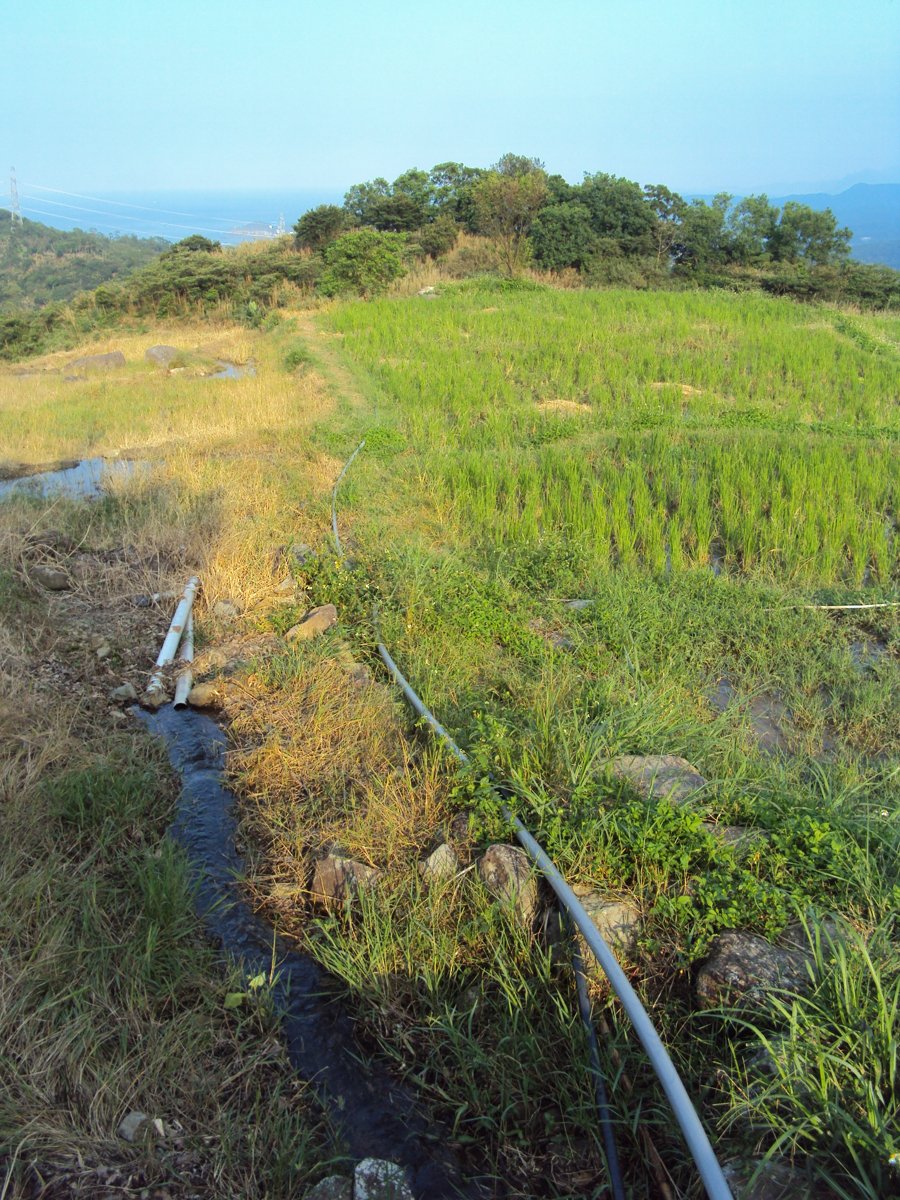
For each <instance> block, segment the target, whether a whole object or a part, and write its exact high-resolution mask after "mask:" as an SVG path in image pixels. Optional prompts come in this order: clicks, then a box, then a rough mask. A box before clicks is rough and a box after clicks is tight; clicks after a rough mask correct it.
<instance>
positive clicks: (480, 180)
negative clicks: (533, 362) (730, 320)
mask: <svg viewBox="0 0 900 1200" xmlns="http://www.w3.org/2000/svg"><path fill="white" fill-rule="evenodd" d="M359 229H369V230H373V231H375V232H377V233H381V234H383V235H385V236H387V235H402V236H404V237H405V238H406V239H407V244H408V246H409V248H410V250H411V251H412V252H413V253H415V252H418V253H419V254H422V255H428V256H431V257H435V258H436V257H440V256H441V255H443V254H446V253H447V251H449V250H450V249H452V248H453V246H454V244H455V242H456V239H457V236H458V234H459V233H460V232H463V231H464V232H467V233H473V234H481V235H483V236H485V237H487V238H489V239H491V241H492V243H493V244H494V247H495V249H496V254H497V259H498V263H499V266H500V269H502V271H503V272H505V273H506V274H509V275H514V274H516V273H517V272H518V271H519V270H521V269H522V267H524V266H525V265H527V264H529V263H531V264H533V265H534V266H536V267H538V268H540V269H543V270H547V271H552V272H565V271H567V272H577V274H578V275H580V276H581V277H583V278H584V280H585V281H586V282H588V283H591V284H621V285H625V286H629V285H631V286H642V287H648V286H650V287H660V286H691V285H692V284H699V285H701V286H703V285H714V286H725V287H731V288H734V289H742V288H749V287H757V288H763V289H764V290H769V291H772V292H777V293H779V294H795V295H797V296H798V297H799V298H818V299H826V300H848V299H849V300H857V301H859V302H861V303H865V304H875V305H880V306H887V305H890V304H896V303H897V301H898V298H900V296H898V280H897V275H896V272H892V271H890V270H888V269H886V268H881V267H871V266H863V265H862V264H859V263H853V262H851V261H850V258H849V254H850V250H849V247H850V238H851V236H852V234H851V231H850V230H849V229H845V228H841V227H839V225H838V222H837V220H836V218H835V216H834V214H833V213H832V212H831V210H830V209H824V210H819V209H814V208H812V207H810V206H809V205H806V204H801V203H798V202H797V201H787V202H786V203H785V204H784V205H782V206H778V205H775V204H772V203H771V202H770V201H769V199H768V197H767V196H764V195H762V196H749V197H745V198H744V199H741V200H735V199H734V198H733V197H731V196H729V195H727V194H726V193H721V194H719V195H717V196H716V197H714V199H713V200H712V201H711V202H709V203H707V202H706V201H704V200H697V199H695V200H690V201H688V200H685V199H684V198H683V197H682V196H680V195H678V194H677V193H676V192H673V191H671V190H670V189H669V188H667V187H666V186H665V185H663V184H654V185H648V186H645V187H641V186H640V184H638V183H635V182H633V181H632V180H629V179H624V178H620V177H618V176H615V175H609V174H605V173H603V172H598V173H595V174H587V175H585V177H584V179H583V181H582V182H581V183H579V184H570V183H568V182H567V181H566V180H565V179H563V178H562V176H560V175H548V174H547V173H546V171H545V170H544V167H543V164H542V163H541V162H540V160H539V159H536V158H529V157H526V156H523V155H517V154H506V155H504V156H503V157H502V158H501V159H500V160H499V161H498V162H497V163H495V164H494V165H493V166H492V167H490V168H488V169H484V168H481V167H468V166H466V165H464V164H463V163H454V162H448V163H439V164H438V165H437V166H435V167H433V168H432V169H431V170H430V171H422V170H419V169H416V168H414V169H411V170H409V171H405V172H404V173H403V174H402V175H400V176H398V178H397V179H395V180H394V182H393V183H389V182H388V181H387V180H386V179H383V178H378V179H374V180H372V181H369V182H366V183H358V184H354V186H353V187H351V188H350V189H349V191H348V192H347V194H346V196H345V199H344V205H343V207H339V206H337V205H322V206H321V207H319V208H316V209H313V210H311V211H310V212H308V213H305V214H304V215H303V216H302V217H301V218H300V219H299V221H298V222H297V224H296V225H295V226H294V233H295V243H296V245H297V246H298V247H303V248H306V249H308V250H311V251H313V252H315V253H323V254H327V253H328V247H329V246H331V245H332V244H333V243H335V242H336V241H339V240H340V239H341V238H344V237H346V236H347V234H348V233H350V232H352V231H354V230H359ZM374 244H375V243H374V242H373V243H372V245H373V246H374ZM793 284H795V285H796V287H794V286H792V285H793ZM348 286H350V283H349V282H348ZM360 290H364V289H360Z"/></svg>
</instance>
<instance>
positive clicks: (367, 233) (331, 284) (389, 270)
mask: <svg viewBox="0 0 900 1200" xmlns="http://www.w3.org/2000/svg"><path fill="white" fill-rule="evenodd" d="M405 249H406V238H405V237H404V236H403V235H402V234H398V233H381V232H379V231H378V230H376V229H358V230H356V231H355V232H354V233H345V234H343V235H342V236H341V237H339V238H337V239H336V240H335V241H334V242H332V243H331V245H330V246H328V247H327V249H326V250H325V255H324V257H325V271H324V272H323V274H322V277H321V280H320V283H319V290H320V291H321V292H322V293H323V295H326V296H339V295H343V294H346V293H348V292H355V293H356V294H357V295H360V296H363V297H364V298H366V299H368V298H369V297H371V296H377V295H378V294H379V293H380V292H383V291H384V290H385V289H386V288H387V287H388V285H389V284H391V283H393V282H394V280H395V279H400V278H401V276H403V275H405V274H406V263H405V262H404V251H405Z"/></svg>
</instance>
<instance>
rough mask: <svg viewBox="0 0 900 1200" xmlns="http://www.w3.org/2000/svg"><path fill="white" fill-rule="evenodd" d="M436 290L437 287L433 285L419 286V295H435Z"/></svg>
mask: <svg viewBox="0 0 900 1200" xmlns="http://www.w3.org/2000/svg"><path fill="white" fill-rule="evenodd" d="M435 290H436V289H435V288H433V287H423V288H419V295H420V296H433V295H434V294H435Z"/></svg>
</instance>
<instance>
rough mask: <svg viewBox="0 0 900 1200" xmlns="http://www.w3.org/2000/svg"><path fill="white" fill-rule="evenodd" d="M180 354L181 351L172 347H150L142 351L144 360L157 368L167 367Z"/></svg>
mask: <svg viewBox="0 0 900 1200" xmlns="http://www.w3.org/2000/svg"><path fill="white" fill-rule="evenodd" d="M180 353H181V351H180V350H176V349H175V347H174V346H151V347H150V349H149V350H145V351H144V358H146V359H147V361H148V362H152V363H156V365H157V366H158V367H167V366H168V365H169V363H170V362H172V361H173V360H174V359H176V358H177V357H178V355H179V354H180Z"/></svg>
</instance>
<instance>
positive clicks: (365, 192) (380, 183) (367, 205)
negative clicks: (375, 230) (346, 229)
mask: <svg viewBox="0 0 900 1200" xmlns="http://www.w3.org/2000/svg"><path fill="white" fill-rule="evenodd" d="M390 194H391V185H390V184H389V183H388V181H387V180H386V179H381V178H380V177H379V178H378V179H373V180H372V182H371V183H354V185H353V187H351V188H350V189H349V190H348V191H347V193H346V195H345V196H344V208H345V209H346V210H347V212H348V213H349V214H350V216H351V217H352V218H353V221H354V223H355V224H357V225H373V224H374V220H373V213H374V208H375V206H376V205H377V204H378V202H379V201H381V200H384V199H385V197H387V196H390Z"/></svg>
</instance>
